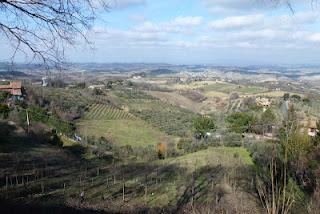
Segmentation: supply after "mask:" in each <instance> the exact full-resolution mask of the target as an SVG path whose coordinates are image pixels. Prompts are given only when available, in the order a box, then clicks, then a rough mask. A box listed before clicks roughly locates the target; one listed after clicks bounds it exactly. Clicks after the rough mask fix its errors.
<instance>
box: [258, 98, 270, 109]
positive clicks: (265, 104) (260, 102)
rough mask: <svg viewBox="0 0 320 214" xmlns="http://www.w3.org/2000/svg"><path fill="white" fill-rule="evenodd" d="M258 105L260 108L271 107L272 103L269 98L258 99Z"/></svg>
mask: <svg viewBox="0 0 320 214" xmlns="http://www.w3.org/2000/svg"><path fill="white" fill-rule="evenodd" d="M256 103H257V105H258V106H262V107H269V106H270V105H271V101H270V100H269V99H268V98H264V97H262V98H261V97H258V98H257V99H256Z"/></svg>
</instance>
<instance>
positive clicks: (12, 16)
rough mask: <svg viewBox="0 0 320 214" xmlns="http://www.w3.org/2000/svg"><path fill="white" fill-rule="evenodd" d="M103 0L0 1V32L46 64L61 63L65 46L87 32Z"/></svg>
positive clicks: (71, 43)
mask: <svg viewBox="0 0 320 214" xmlns="http://www.w3.org/2000/svg"><path fill="white" fill-rule="evenodd" d="M106 9H107V6H106V3H105V1H104V0H54V1H53V0H52V1H51V0H0V14H1V18H0V34H3V35H4V37H5V38H6V39H7V40H8V41H9V42H10V44H11V46H12V47H13V50H14V51H13V53H12V56H11V60H12V61H13V60H14V59H15V57H16V55H17V53H18V52H21V53H23V54H24V55H25V56H26V57H27V56H29V55H30V52H31V53H32V61H34V60H36V61H42V62H43V63H44V64H46V65H48V66H52V65H56V66H57V65H60V64H61V62H62V61H63V60H64V57H65V56H64V52H65V48H66V47H67V46H68V45H69V46H70V45H74V44H75V41H76V39H78V38H79V37H80V38H82V39H83V40H85V41H86V42H87V43H89V41H88V40H87V37H86V32H87V31H88V30H89V29H90V28H91V27H92V24H93V22H94V20H95V19H96V17H97V12H98V11H101V10H106Z"/></svg>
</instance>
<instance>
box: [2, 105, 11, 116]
mask: <svg viewBox="0 0 320 214" xmlns="http://www.w3.org/2000/svg"><path fill="white" fill-rule="evenodd" d="M9 112H10V108H9V107H8V106H7V105H6V104H1V103H0V116H2V117H3V118H7V117H8V115H9Z"/></svg>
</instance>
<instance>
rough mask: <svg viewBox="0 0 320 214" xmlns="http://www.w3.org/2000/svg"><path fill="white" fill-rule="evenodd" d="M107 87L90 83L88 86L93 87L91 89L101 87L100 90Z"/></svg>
mask: <svg viewBox="0 0 320 214" xmlns="http://www.w3.org/2000/svg"><path fill="white" fill-rule="evenodd" d="M105 88H106V86H105V85H90V86H89V87H88V89H91V90H93V89H100V90H102V89H105Z"/></svg>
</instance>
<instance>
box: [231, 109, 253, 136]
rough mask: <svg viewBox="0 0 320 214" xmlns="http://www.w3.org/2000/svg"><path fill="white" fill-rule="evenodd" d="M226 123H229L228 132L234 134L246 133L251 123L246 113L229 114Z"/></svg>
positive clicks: (251, 118)
mask: <svg viewBox="0 0 320 214" xmlns="http://www.w3.org/2000/svg"><path fill="white" fill-rule="evenodd" d="M226 121H227V122H228V123H229V126H228V127H229V130H230V131H232V132H236V133H244V132H247V131H248V130H249V128H250V124H251V123H252V121H253V117H252V115H250V114H248V113H246V112H235V113H232V114H230V115H229V116H228V117H227V119H226Z"/></svg>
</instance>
